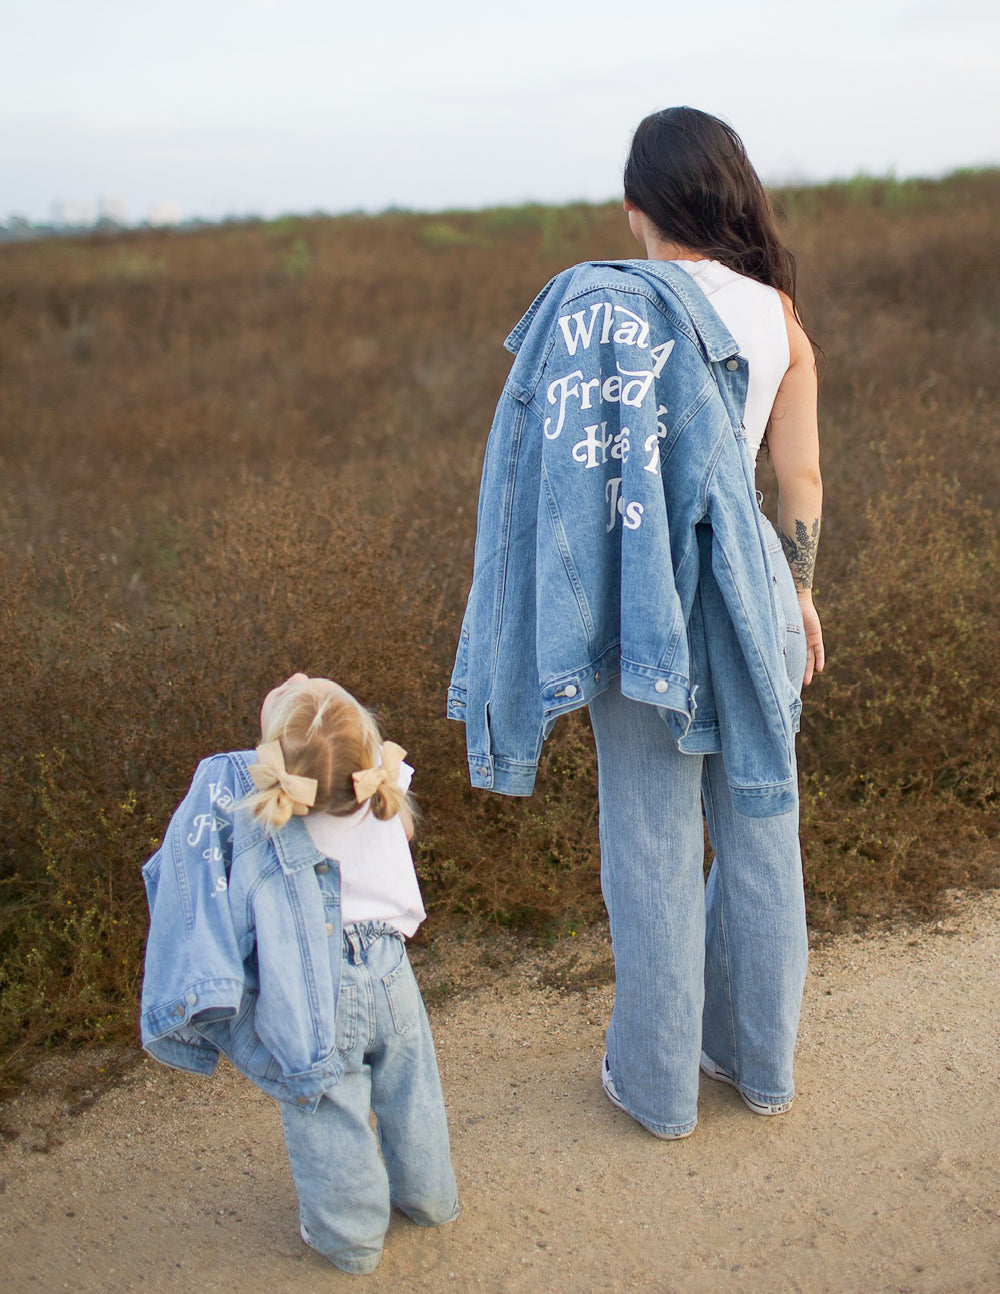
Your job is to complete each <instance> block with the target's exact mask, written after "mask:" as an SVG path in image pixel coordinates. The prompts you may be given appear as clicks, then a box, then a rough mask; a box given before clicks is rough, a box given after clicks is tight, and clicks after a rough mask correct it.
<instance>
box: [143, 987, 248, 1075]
mask: <svg viewBox="0 0 1000 1294" xmlns="http://www.w3.org/2000/svg"><path fill="white" fill-rule="evenodd" d="M242 997H243V981H242V980H241V979H213V980H209V981H207V982H205V983H201V984H192V985H191V987H190V988H189V989H188V990H187V992H186V993H182V994H181V995H180V996H179V997H176V998H174V999H173V1000H172V1001H168V1002H161V1003H157V1005H156V1006H152V1007H147V1009H146V1010H145V1011H143V1013H142V1018H141V1020H140V1026H141V1029H142V1042H143V1046H145V1045H146V1043H147V1042H148V1041H150V1040H152V1039H155V1038H162V1037H164V1036H165V1035H166V1034H169V1033H174V1032H175V1031H176V1030H178V1029H180V1028H182V1027H183V1026H184V1025H186V1024H191V1023H192V1022H197V1020H198V1019H199V1018H200V1017H204V1016H205V1014H206V1013H207V1012H211V1013H212V1014H211V1017H210V1018H211V1019H213V1020H220V1019H224V1018H225V1017H226V1016H231V1015H235V1014H236V1012H237V1011H238V1010H239V1005H240V1001H241V999H242ZM157 1059H159V1058H157Z"/></svg>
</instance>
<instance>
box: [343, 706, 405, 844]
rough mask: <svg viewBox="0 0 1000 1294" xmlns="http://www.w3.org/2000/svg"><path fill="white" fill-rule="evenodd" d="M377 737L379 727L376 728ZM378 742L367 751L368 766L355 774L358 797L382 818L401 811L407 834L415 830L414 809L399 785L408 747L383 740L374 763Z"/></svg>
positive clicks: (391, 816)
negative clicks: (401, 767) (377, 759)
mask: <svg viewBox="0 0 1000 1294" xmlns="http://www.w3.org/2000/svg"><path fill="white" fill-rule="evenodd" d="M372 731H373V733H374V734H375V736H376V738H377V731H378V730H377V729H375V728H374V726H373V729H372ZM375 747H376V742H375V741H373V742H372V745H371V747H370V748H369V751H368V752H366V753H367V754H368V757H369V761H372V762H367V761H366V767H365V768H359V769H358V770H357V771H356V772H354V773H352V774H351V780H352V781H353V783H354V797H355V799H356V800H357V802H358V804H367V805H368V806H369V808H370V809H371V812H372V814H373V816H374V817H376V818H378V820H379V821H380V822H389V821H390V820H391V819H392V818H394V817H396V815H397V814H398V815H399V817H400V818H401V819H402V822H403V827H404V828H405V830H406V834H407V836H409V835H411V834H412V832H413V822H414V809H413V802H412V801H411V799H410V797H409V795H408V794H407V792H406V791H405V790H404V789H403V788H402V787H401V786H400V785H399V770H400V766H401V765H402V763H403V758H404V756H405V755H406V751H405V750H404V749H403V747H402V746H397V745H396V743H395V742H394V741H386V742H383V743H382V747H381V750H380V751H378V754H379V756H380V759H379V763H377V764H376V763H374V762H373V761H374V756H375V754H376V749H375Z"/></svg>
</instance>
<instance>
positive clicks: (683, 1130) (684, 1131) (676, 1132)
mask: <svg viewBox="0 0 1000 1294" xmlns="http://www.w3.org/2000/svg"><path fill="white" fill-rule="evenodd" d="M625 1113H626V1114H627V1115H629V1116H630V1117H631V1118H633V1119H635V1121H636V1123H638V1124H639V1126H640V1127H641V1128H645V1129H646V1131H647V1132H651V1133H652V1134H653V1136H654V1137H659V1139H660V1140H661V1141H680V1140H681V1138H682V1137H690V1135H691V1133H692V1132H694V1130H695V1128H697V1126H698V1120H697V1119H692V1120H691V1122H690V1123H651V1122H648V1121H647V1120H646V1119H640V1118H639V1116H638V1115H637V1114H633V1113H632V1111H631V1110H626V1111H625Z"/></svg>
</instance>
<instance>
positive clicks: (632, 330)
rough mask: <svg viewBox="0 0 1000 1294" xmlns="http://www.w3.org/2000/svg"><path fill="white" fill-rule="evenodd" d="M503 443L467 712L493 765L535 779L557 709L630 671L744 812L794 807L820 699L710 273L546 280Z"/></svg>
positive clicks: (492, 782)
mask: <svg viewBox="0 0 1000 1294" xmlns="http://www.w3.org/2000/svg"><path fill="white" fill-rule="evenodd" d="M505 345H506V347H507V349H508V350H510V351H511V352H512V353H513V354H514V355H515V360H514V364H513V366H512V368H511V371H510V374H509V376H508V378H507V382H506V384H505V386H504V390H503V393H502V395H501V397H500V402H499V404H498V406H497V410H496V415H495V417H494V420H493V426H492V429H491V431H490V436H489V440H488V442H487V446H486V456H485V461H484V464H483V477H482V486H481V490H480V496H479V509H478V522H477V535H476V551H475V563H474V570H473V580H472V588H471V591H470V593H469V599H468V604H467V606H466V611H465V617H464V620H463V624H462V632H461V638H460V642H459V646H458V652H457V657H456V661H455V667H454V671H453V674H452V680H451V687H450V689H449V692H448V714H449V716H450V717H451V718H453V719H458V720H461V721H462V722H464V723H465V725H466V745H467V752H468V760H469V770H470V777H471V781H472V784H473V785H474V786H479V787H485V788H489V789H492V790H495V791H499V792H502V793H504V794H508V795H528V794H530V793H531V790H532V787H533V785H534V779H535V772H536V768H537V764H538V758H539V754H540V751H541V743H542V740H543V738H544V737H546V736H547V735H548V733H549V732H550V730H551V728H552V726H553V724H554V722H555V720H556V718H557V717H558V716H559V715H560V714H562V713H564V712H566V711H568V710H572V709H575V708H576V707H578V706H581V705H586V704H587V702H588V701H589V700H590V699H591V697H593V696H595V695H596V694H597V693H599V692H600V691H602V690H603V689H604V688H606V687H607V686H608V684H609V682H610V681H611V680H612V679H614V678H615V677H616V676H620V678H621V688H622V691H623V693H624V694H625V695H626V696H629V697H631V698H633V699H634V700H637V701H644V702H647V703H649V704H650V705H654V706H656V707H658V708H659V709H660V710H661V712H662V715H663V718H664V720H665V722H666V724H667V727H668V729H669V731H670V733H671V735H672V736H673V738H674V740H675V741H676V743H677V746H678V748H679V749H680V750H681V751H684V752H689V753H711V752H717V751H720V750H721V752H722V754H723V757H724V762H725V767H726V773H727V777H728V780H729V782H730V786H731V789H732V795H733V803H734V806H735V807H736V808H737V809H738V810H739V812H741V813H743V814H746V815H749V816H753V817H767V816H771V815H775V814H780V813H785V812H788V811H790V810H791V809H792V808H794V806H795V803H796V798H795V765H794V732H795V730H796V729H797V726H798V715H799V710H800V706H801V703H800V701H799V698H798V695H797V693H796V690H795V688H794V687H793V686H792V684H791V683H790V682H789V679H788V676H787V674H786V671H785V666H784V639H785V621H784V615H783V613H782V611H781V604H780V599H779V598H778V595H777V587H776V580H775V577H774V572H773V570H772V568H771V561H770V556H769V554H768V551H767V542H766V538H765V535H764V532H763V529H762V522H761V516H760V512H759V508H758V506H757V500H756V492H755V484H754V474H753V472H754V465H753V463H752V461H751V458H750V454H749V451H748V449H747V446H746V440H745V436H744V433H743V428H742V421H741V419H742V413H743V405H744V401H745V398H746V384H747V366H746V361H745V360H744V359H743V358H741V357H740V356H739V347H738V345H737V343H736V341H735V340H734V339H733V337H732V335H731V334H730V333H729V331H728V329H727V328H726V327H725V325H724V324H723V323H722V321H721V320H720V319H719V317H718V315H717V314H716V312H715V310H714V309H713V308H712V306H711V305H710V304H709V302H708V299H707V298H706V297H705V295H704V293H703V292H702V291H701V289H700V288H699V287H698V286H697V285H696V284H694V283H693V282H692V281H691V278H690V276H689V275H688V274H687V273H685V271H684V270H683V269H680V268H679V267H678V266H674V265H670V264H669V263H666V262H658V261H624V262H588V263H585V264H582V265H578V266H575V267H573V268H571V269H568V270H565V271H563V273H561V274H559V275H557V276H556V277H555V278H554V279H552V280H551V281H550V282H549V283H548V284H547V285H546V287H545V288H544V289H543V290H542V291H541V292H540V293H539V295H538V296H537V297H536V299H535V301H534V302H533V303H532V305H531V307H530V308H529V310H528V312H527V314H525V316H524V317H523V319H521V321H520V323H518V325H517V327H516V328H515V329H514V331H513V332H512V333H511V334H510V336H509V337H508V338H507V340H506V342H505Z"/></svg>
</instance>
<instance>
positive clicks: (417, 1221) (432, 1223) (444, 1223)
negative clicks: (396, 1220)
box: [393, 1201, 462, 1228]
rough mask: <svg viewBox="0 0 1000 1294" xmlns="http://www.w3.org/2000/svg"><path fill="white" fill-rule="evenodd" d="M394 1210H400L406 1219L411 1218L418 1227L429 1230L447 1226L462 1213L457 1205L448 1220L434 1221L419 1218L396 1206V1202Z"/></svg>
mask: <svg viewBox="0 0 1000 1294" xmlns="http://www.w3.org/2000/svg"><path fill="white" fill-rule="evenodd" d="M393 1208H394V1209H399V1211H400V1213H402V1214H403V1216H404V1217H407V1218H409V1219H410V1221H411V1222H413V1223H415V1224H416V1225H417V1226H418V1227H428V1228H430V1227H444V1226H447V1225H448V1223H449V1222H454V1221H455V1219H456V1218H457V1217H458V1215H459V1214H460V1213H461V1212H462V1209H461V1206H460V1205H458V1204H456V1205H455V1212H454V1213H449V1215H448V1216H447V1217H446V1218H437V1219H435V1220H433V1221H432V1220H431V1219H429V1218H418V1217H417V1216H416V1214H414V1213H410V1212H408V1210H406V1209H404V1208H402V1207H400V1205H398V1204H396V1203H395V1201H394V1202H393Z"/></svg>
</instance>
